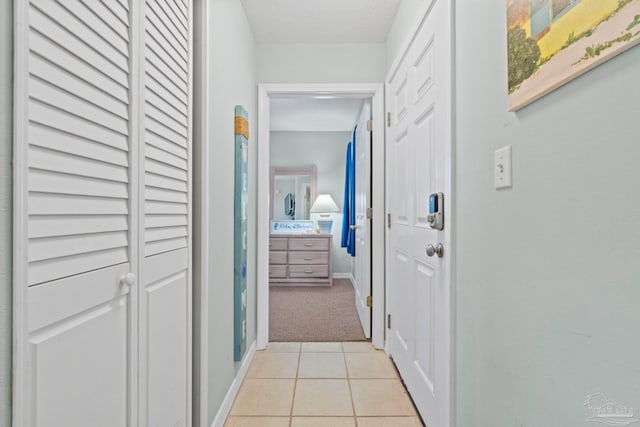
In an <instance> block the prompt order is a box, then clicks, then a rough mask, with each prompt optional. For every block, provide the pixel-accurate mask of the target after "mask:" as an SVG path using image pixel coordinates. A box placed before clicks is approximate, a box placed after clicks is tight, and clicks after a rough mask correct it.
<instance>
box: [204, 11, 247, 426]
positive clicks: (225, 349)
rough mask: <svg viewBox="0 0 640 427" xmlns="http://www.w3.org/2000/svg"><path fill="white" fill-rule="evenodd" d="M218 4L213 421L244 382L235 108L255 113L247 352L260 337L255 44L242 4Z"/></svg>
mask: <svg viewBox="0 0 640 427" xmlns="http://www.w3.org/2000/svg"><path fill="white" fill-rule="evenodd" d="M210 4H211V7H210V17H209V19H210V23H211V27H210V31H211V33H210V39H209V40H208V42H209V44H210V46H211V51H210V52H211V55H212V57H211V64H212V69H211V75H210V78H209V82H210V94H209V95H210V102H211V106H210V107H211V108H210V111H209V113H210V116H209V120H210V126H211V135H210V141H208V143H209V144H210V152H209V154H210V161H209V164H210V167H211V176H210V178H211V181H210V184H211V185H210V186H209V188H210V192H209V200H210V203H211V212H210V216H209V217H208V218H206V219H205V220H206V221H209V224H210V231H211V233H210V235H209V236H208V239H209V245H210V246H209V254H210V259H209V260H206V261H207V262H209V271H210V278H209V283H208V287H209V321H208V328H209V337H208V340H209V343H208V344H209V345H208V362H209V363H208V381H209V392H208V399H209V406H208V422H207V426H209V425H210V424H211V422H212V421H213V418H214V417H215V415H216V413H217V412H218V410H219V408H220V405H221V403H222V401H223V400H224V398H225V396H226V394H227V392H228V390H229V388H230V386H231V384H232V382H233V380H234V379H235V377H236V374H237V370H238V368H239V365H240V364H239V363H235V362H234V361H233V319H234V317H233V314H234V313H233V254H234V251H233V226H232V224H233V220H234V213H233V200H234V199H233V197H234V182H233V176H234V152H235V151H234V106H235V105H243V106H244V107H245V108H246V109H247V111H248V113H249V133H250V138H249V197H248V209H247V210H248V227H247V228H248V235H247V237H248V239H247V241H248V248H247V259H248V262H247V349H249V347H251V345H252V344H253V343H254V342H255V339H256V264H255V261H256V216H257V205H256V194H257V180H256V169H257V163H256V158H257V145H256V144H257V142H256V141H257V138H256V135H257V108H256V104H257V91H256V63H255V41H254V38H253V33H252V31H251V28H250V27H249V24H248V22H247V19H246V16H245V13H244V9H243V7H242V4H241V3H240V0H213V1H212V2H211V3H210Z"/></svg>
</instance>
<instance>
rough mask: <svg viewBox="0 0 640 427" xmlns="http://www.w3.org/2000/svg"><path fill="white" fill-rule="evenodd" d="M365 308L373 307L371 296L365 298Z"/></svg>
mask: <svg viewBox="0 0 640 427" xmlns="http://www.w3.org/2000/svg"><path fill="white" fill-rule="evenodd" d="M367 307H373V297H372V296H371V295H369V296H367Z"/></svg>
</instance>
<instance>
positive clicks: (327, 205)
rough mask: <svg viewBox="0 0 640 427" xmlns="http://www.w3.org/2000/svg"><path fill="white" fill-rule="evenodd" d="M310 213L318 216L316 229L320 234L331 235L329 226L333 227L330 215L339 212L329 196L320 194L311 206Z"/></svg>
mask: <svg viewBox="0 0 640 427" xmlns="http://www.w3.org/2000/svg"><path fill="white" fill-rule="evenodd" d="M310 212H311V213H317V214H319V215H320V218H318V220H317V222H318V229H319V230H320V233H322V234H331V226H332V225H333V219H331V217H330V214H331V213H333V212H340V209H338V205H336V202H334V201H333V198H332V197H331V195H330V194H320V195H318V197H316V201H315V202H313V206H311V211H310Z"/></svg>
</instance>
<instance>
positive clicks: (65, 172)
mask: <svg viewBox="0 0 640 427" xmlns="http://www.w3.org/2000/svg"><path fill="white" fill-rule="evenodd" d="M189 8H190V5H189V3H188V2H186V1H171V2H169V1H164V0H162V1H157V2H155V1H154V2H146V3H145V2H135V1H131V2H127V1H125V0H118V1H115V0H114V1H91V2H81V1H65V2H55V1H51V0H31V1H29V2H16V18H17V19H16V64H17V66H16V70H17V72H16V76H15V78H16V92H15V93H16V136H15V138H16V150H15V151H16V154H15V158H16V172H15V177H16V218H17V219H16V224H17V227H16V231H15V236H14V239H15V245H14V247H15V254H16V269H15V283H16V285H15V289H16V292H17V298H16V301H18V304H16V305H15V306H14V308H15V309H16V313H17V316H16V318H17V319H18V320H17V322H16V328H19V330H18V333H17V349H16V353H15V356H16V360H17V361H18V363H17V366H18V368H17V372H16V379H17V381H16V384H15V390H16V396H17V397H16V400H15V402H17V404H16V405H14V408H15V412H16V415H15V420H16V424H17V425H21V426H22V425H24V426H65V427H67V426H68V427H72V426H82V427H84V426H88V425H91V426H109V427H111V426H126V425H128V426H163V425H167V426H172V427H173V426H188V425H190V424H191V418H190V416H191V411H190V410H191V370H190V369H191V339H190V336H191V293H190V286H191V281H190V275H191V269H190V250H189V247H190V230H191V227H190V223H191V219H190V212H191V208H190V188H191V185H190V163H191V160H190V153H191V151H190V148H189V146H190V141H191V138H190V136H189V135H190V116H191V112H190V105H191V88H190V78H191V77H190V76H191V74H190V71H189V70H190V67H191V66H190V64H191V58H190V52H191V49H190V46H191V40H190V38H191V36H190V28H191V18H190V10H189Z"/></svg>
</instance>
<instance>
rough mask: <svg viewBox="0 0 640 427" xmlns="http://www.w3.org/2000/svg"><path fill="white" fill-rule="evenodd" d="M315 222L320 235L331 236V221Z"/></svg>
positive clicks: (321, 220)
mask: <svg viewBox="0 0 640 427" xmlns="http://www.w3.org/2000/svg"><path fill="white" fill-rule="evenodd" d="M317 221H318V229H319V230H320V234H331V227H332V226H333V220H332V219H318V220H317Z"/></svg>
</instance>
